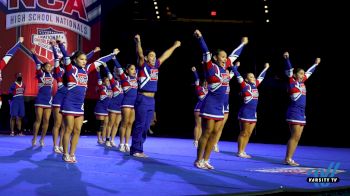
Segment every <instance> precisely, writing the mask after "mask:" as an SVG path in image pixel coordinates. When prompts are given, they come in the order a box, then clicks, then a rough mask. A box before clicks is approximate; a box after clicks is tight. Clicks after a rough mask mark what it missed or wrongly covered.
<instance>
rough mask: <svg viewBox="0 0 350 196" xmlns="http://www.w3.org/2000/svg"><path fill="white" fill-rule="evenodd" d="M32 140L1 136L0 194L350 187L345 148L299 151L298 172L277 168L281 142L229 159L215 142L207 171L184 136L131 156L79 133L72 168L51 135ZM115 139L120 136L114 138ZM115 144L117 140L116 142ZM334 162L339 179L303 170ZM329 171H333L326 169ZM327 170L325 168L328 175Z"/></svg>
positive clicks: (225, 147) (152, 142)
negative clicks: (312, 179) (40, 143)
mask: <svg viewBox="0 0 350 196" xmlns="http://www.w3.org/2000/svg"><path fill="white" fill-rule="evenodd" d="M31 138H32V136H24V137H19V136H15V137H10V136H7V135H2V136H0V149H1V151H0V168H1V169H0V176H1V178H0V195H18V194H24V195H65V196H68V195H115V194H120V195H200V194H262V193H277V192H289V191H298V192H300V191H301V192H304V191H321V190H326V189H327V190H332V189H345V188H347V189H348V188H349V187H350V174H349V169H350V156H349V155H350V149H347V148H325V147H310V146H300V147H299V148H298V149H297V151H296V155H295V157H294V159H295V160H296V161H297V162H299V163H300V164H301V167H290V166H286V165H283V164H282V161H283V157H284V154H285V145H271V144H248V147H247V153H248V154H251V155H252V156H253V158H252V159H241V158H238V157H236V156H235V151H236V149H237V143H235V142H220V143H219V146H220V151H221V152H220V153H215V152H213V153H212V156H211V163H212V165H213V166H214V167H215V169H214V170H201V169H197V168H195V167H194V166H193V162H194V159H195V154H196V149H195V148H194V147H193V144H192V140H190V139H173V138H157V137H149V138H148V139H147V141H146V143H145V146H144V149H145V153H146V154H147V155H149V158H135V157H131V156H129V155H128V154H126V153H121V152H119V151H117V149H116V148H113V149H108V148H105V147H103V146H100V145H98V144H97V142H96V141H97V139H96V136H81V138H80V140H79V144H78V149H77V153H76V156H77V160H78V163H76V164H68V163H65V162H63V161H62V156H61V155H57V154H55V153H53V151H52V137H51V135H49V136H47V137H46V138H45V144H46V145H45V146H44V147H34V148H32V147H31ZM116 139H117V140H116V141H119V138H116ZM116 143H117V144H118V142H116ZM331 162H334V163H340V167H339V168H338V170H337V172H336V173H335V174H334V177H338V178H339V179H340V182H338V183H330V184H328V185H327V184H317V185H315V184H312V183H308V182H307V181H306V179H307V177H309V176H308V175H307V171H308V170H309V169H314V168H324V170H323V169H322V170H321V173H323V172H322V171H326V170H327V168H328V167H329V165H330V164H331ZM331 169H332V168H331ZM331 171H332V170H331Z"/></svg>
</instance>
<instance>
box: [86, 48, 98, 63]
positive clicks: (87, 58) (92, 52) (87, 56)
mask: <svg viewBox="0 0 350 196" xmlns="http://www.w3.org/2000/svg"><path fill="white" fill-rule="evenodd" d="M100 50H101V49H100V47H98V46H97V47H96V48H95V49H93V50H91V52H89V53H88V54H87V55H86V60H90V59H91V58H92V57H93V56H94V54H95V53H96V52H98V51H100Z"/></svg>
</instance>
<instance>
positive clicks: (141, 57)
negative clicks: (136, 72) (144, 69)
mask: <svg viewBox="0 0 350 196" xmlns="http://www.w3.org/2000/svg"><path fill="white" fill-rule="evenodd" d="M135 44H136V55H137V64H138V66H142V65H143V63H144V62H145V56H144V55H143V50H142V46H141V37H140V35H139V34H137V35H135Z"/></svg>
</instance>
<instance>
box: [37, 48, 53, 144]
mask: <svg viewBox="0 0 350 196" xmlns="http://www.w3.org/2000/svg"><path fill="white" fill-rule="evenodd" d="M32 58H33V60H34V62H35V64H36V78H37V80H38V86H39V91H38V94H37V97H36V100H35V104H34V106H35V122H34V125H33V130H34V134H33V139H32V146H35V145H36V140H37V136H38V132H39V128H40V124H41V122H42V125H41V138H40V146H44V138H45V135H46V132H47V128H48V126H49V120H50V116H51V104H52V96H51V93H52V86H53V80H54V78H53V76H52V73H51V71H52V65H51V64H50V63H49V62H44V63H41V62H40V61H39V60H38V58H37V56H36V55H35V50H34V49H32Z"/></svg>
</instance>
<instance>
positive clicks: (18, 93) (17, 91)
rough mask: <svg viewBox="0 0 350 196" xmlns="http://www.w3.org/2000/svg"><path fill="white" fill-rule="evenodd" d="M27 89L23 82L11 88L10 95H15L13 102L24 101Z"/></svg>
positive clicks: (16, 83)
mask: <svg viewBox="0 0 350 196" xmlns="http://www.w3.org/2000/svg"><path fill="white" fill-rule="evenodd" d="M25 89H26V87H25V85H24V83H23V82H17V81H16V82H14V83H12V85H11V86H10V89H9V94H12V95H13V100H20V99H23V95H24V91H25Z"/></svg>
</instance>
